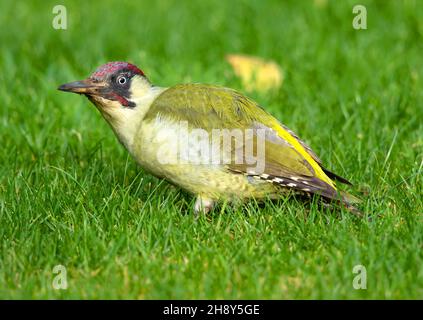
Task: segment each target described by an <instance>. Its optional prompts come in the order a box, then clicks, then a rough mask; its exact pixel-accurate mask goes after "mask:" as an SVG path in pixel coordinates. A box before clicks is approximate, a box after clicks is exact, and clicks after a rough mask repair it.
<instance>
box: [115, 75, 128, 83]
mask: <svg viewBox="0 0 423 320" xmlns="http://www.w3.org/2000/svg"><path fill="white" fill-rule="evenodd" d="M116 81H117V83H118V84H120V85H123V84H125V83H126V77H125V76H119V77H118V78H117V79H116Z"/></svg>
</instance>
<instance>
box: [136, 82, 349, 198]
mask: <svg viewBox="0 0 423 320" xmlns="http://www.w3.org/2000/svg"><path fill="white" fill-rule="evenodd" d="M179 122H186V123H188V126H189V128H190V129H194V128H201V129H203V130H206V131H207V132H212V130H213V129H228V128H229V129H242V130H245V129H251V130H253V132H254V130H256V131H257V129H263V130H264V131H265V168H264V171H263V172H260V173H255V172H251V171H249V170H248V166H247V165H246V164H245V163H235V162H234V161H231V162H230V163H227V164H222V165H221V166H218V167H217V168H216V167H215V166H213V167H211V166H208V165H192V164H182V165H181V164H172V165H167V166H164V165H161V164H158V163H157V161H154V159H153V158H152V157H147V158H148V160H147V159H146V157H145V154H146V153H154V152H153V150H154V149H155V148H159V147H160V146H159V145H157V144H156V145H154V135H156V134H159V132H160V131H161V130H170V129H169V123H179ZM153 132H154V133H153ZM138 138H139V139H138V140H139V148H140V150H142V151H140V153H139V155H140V157H144V159H146V160H145V161H142V162H143V165H144V166H147V167H148V169H149V170H150V171H152V172H153V173H154V174H156V175H158V176H161V177H163V178H166V179H167V180H169V181H170V182H173V183H175V184H177V185H180V186H182V187H183V188H185V189H187V190H188V191H190V192H192V193H195V194H198V195H200V196H203V197H206V198H209V199H212V200H219V199H222V198H224V199H226V198H229V199H236V198H240V199H246V198H250V197H255V198H264V197H271V198H276V197H278V196H280V195H281V194H283V192H284V191H286V190H296V191H299V192H302V193H307V194H313V193H317V194H320V195H322V196H323V197H325V198H327V199H341V200H342V201H343V202H345V203H347V204H348V205H349V204H350V202H352V201H353V199H354V198H353V197H351V196H349V195H348V194H343V195H340V194H339V192H338V191H337V189H336V186H335V184H334V182H333V181H332V180H331V178H335V179H338V180H340V181H341V182H344V183H348V181H346V180H345V179H343V178H341V177H338V176H337V175H335V174H333V173H331V172H329V171H327V170H326V169H324V168H323V167H322V165H321V161H320V159H319V158H318V157H317V156H316V155H315V154H314V153H313V151H312V150H311V149H310V148H309V147H308V146H307V145H306V144H305V143H304V142H303V141H301V140H300V139H299V138H298V137H297V136H296V135H295V134H294V133H293V132H292V131H290V130H289V129H287V128H286V127H284V126H283V125H282V124H280V123H279V122H278V121H277V120H276V119H275V118H274V117H273V116H271V115H270V114H269V113H267V112H266V111H265V110H264V109H263V108H261V107H260V106H259V105H258V104H257V103H256V102H254V101H253V100H251V99H249V98H247V97H246V96H244V95H242V94H240V93H238V92H236V91H235V90H232V89H227V88H222V87H217V86H211V85H202V84H185V85H177V86H174V87H171V88H169V89H166V90H165V91H164V92H163V93H161V94H160V95H159V96H158V97H157V98H156V99H155V100H154V102H153V103H152V104H151V106H150V108H149V110H148V111H147V113H146V114H145V116H144V119H143V126H142V127H141V129H140V133H139V137H138ZM254 138H257V137H256V136H255V135H254V136H253V138H252V139H253V141H252V143H253V144H254V143H256V140H255V139H254ZM142 144H147V145H148V146H145V145H144V147H143V146H142ZM254 148H257V146H256V145H254ZM231 152H232V153H235V152H236V150H235V147H234V148H233V149H232V150H231ZM148 162H149V163H148Z"/></svg>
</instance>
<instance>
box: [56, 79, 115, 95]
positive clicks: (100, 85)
mask: <svg viewBox="0 0 423 320" xmlns="http://www.w3.org/2000/svg"><path fill="white" fill-rule="evenodd" d="M106 88H107V85H106V84H105V83H104V82H97V81H93V80H91V79H85V80H81V81H75V82H70V83H65V84H62V85H61V86H60V87H59V88H58V89H59V90H61V91H67V92H73V93H79V94H86V95H101V94H102V93H103V92H104V89H106Z"/></svg>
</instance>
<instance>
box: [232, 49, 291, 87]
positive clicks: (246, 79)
mask: <svg viewBox="0 0 423 320" xmlns="http://www.w3.org/2000/svg"><path fill="white" fill-rule="evenodd" d="M226 61H228V62H229V64H230V65H231V66H232V68H233V69H234V72H235V74H236V75H237V76H238V77H239V78H241V81H242V84H243V86H244V87H245V89H246V90H247V91H253V90H258V91H262V92H265V91H269V90H273V89H277V88H279V87H280V86H281V85H282V81H283V75H282V71H281V68H280V67H279V65H278V64H277V63H276V62H274V61H266V60H264V59H262V58H258V57H253V56H247V55H239V54H229V55H227V56H226Z"/></svg>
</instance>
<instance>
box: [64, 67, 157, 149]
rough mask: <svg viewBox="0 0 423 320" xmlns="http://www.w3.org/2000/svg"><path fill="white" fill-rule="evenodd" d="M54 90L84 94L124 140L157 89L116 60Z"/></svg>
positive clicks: (137, 73)
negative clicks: (85, 77) (81, 78)
mask: <svg viewBox="0 0 423 320" xmlns="http://www.w3.org/2000/svg"><path fill="white" fill-rule="evenodd" d="M58 89H59V90H62V91H67V92H73V93H78V94H83V95H85V96H87V97H88V99H89V100H90V101H91V102H92V103H93V104H94V105H95V106H96V107H97V109H98V110H99V111H100V112H101V114H102V115H103V117H104V118H105V119H106V120H107V121H108V122H109V123H110V125H111V126H112V128H113V129H114V131H115V132H116V134H117V135H118V136H119V137H120V140H121V141H123V142H124V143H126V141H127V140H128V139H129V137H130V136H131V135H133V134H134V132H133V131H134V130H135V128H136V127H137V122H138V120H139V119H142V114H144V113H145V112H146V111H147V110H148V108H149V106H150V104H151V102H152V101H153V100H154V98H155V97H156V96H157V94H158V93H160V90H161V88H159V87H153V86H152V85H151V84H150V82H149V81H148V79H147V78H146V76H145V75H144V72H142V71H141V70H140V69H139V68H137V67H136V66H135V65H133V64H130V63H127V62H120V61H116V62H109V63H106V64H104V65H102V66H100V67H99V68H97V70H96V71H94V73H93V74H92V75H91V76H89V77H88V78H87V79H85V80H81V81H75V82H70V83H66V84H63V85H61V86H59V88H58Z"/></svg>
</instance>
